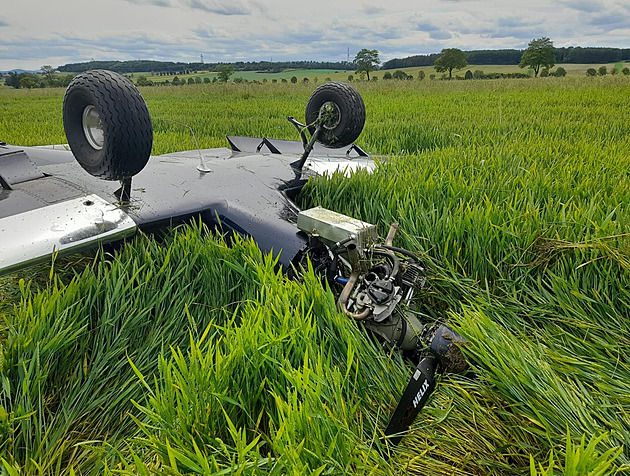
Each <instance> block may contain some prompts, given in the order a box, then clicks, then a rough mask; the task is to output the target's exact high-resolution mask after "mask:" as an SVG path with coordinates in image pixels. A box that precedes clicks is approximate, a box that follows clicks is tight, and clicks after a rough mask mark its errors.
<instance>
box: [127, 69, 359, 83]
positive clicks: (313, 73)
mask: <svg viewBox="0 0 630 476" xmlns="http://www.w3.org/2000/svg"><path fill="white" fill-rule="evenodd" d="M352 73H353V72H352V71H347V72H344V71H339V70H332V69H289V70H285V71H282V72H279V73H269V72H256V71H235V72H234V74H233V75H232V77H231V78H230V79H231V80H234V79H236V78H243V79H246V80H247V81H255V80H258V81H262V80H263V79H266V80H267V81H271V80H273V79H277V80H278V81H280V80H282V79H287V80H289V79H291V77H293V76H295V77H296V78H298V80H299V81H302V80H303V79H304V78H309V80H313V79H315V78H318V80H320V81H324V80H325V79H326V78H328V77H330V78H331V79H333V80H341V79H347V77H348V74H352ZM140 75H145V76H147V78H148V79H150V80H151V81H164V80H166V79H168V80H169V81H172V79H173V77H174V75H171V76H156V75H152V74H151V73H134V77H137V76H140ZM216 76H217V73H216V72H212V71H200V72H198V73H193V74H183V75H179V76H178V77H179V78H180V79H186V80H188V78H200V79H201V80H203V79H204V78H209V79H210V80H212V79H213V78H214V77H216Z"/></svg>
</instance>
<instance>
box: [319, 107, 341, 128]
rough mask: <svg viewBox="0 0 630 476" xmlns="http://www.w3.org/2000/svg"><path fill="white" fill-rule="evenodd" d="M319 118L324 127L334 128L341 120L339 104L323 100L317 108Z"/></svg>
mask: <svg viewBox="0 0 630 476" xmlns="http://www.w3.org/2000/svg"><path fill="white" fill-rule="evenodd" d="M319 118H320V120H321V124H322V127H323V128H324V129H328V130H332V129H334V128H335V127H337V126H338V125H339V122H341V111H340V110H339V106H337V104H335V103H334V102H332V101H328V102H325V103H324V104H322V107H321V108H320V109H319Z"/></svg>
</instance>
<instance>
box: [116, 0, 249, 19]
mask: <svg viewBox="0 0 630 476" xmlns="http://www.w3.org/2000/svg"><path fill="white" fill-rule="evenodd" d="M127 1H128V2H129V3H134V4H143V5H154V6H156V7H166V8H177V9H181V8H188V9H191V10H202V11H206V12H209V13H215V14H217V15H227V16H231V15H250V14H251V13H252V10H253V9H252V8H251V7H248V6H246V5H245V3H243V2H242V1H241V0H232V1H231V2H222V1H220V0H127ZM254 6H256V7H257V8H259V7H260V5H259V4H258V3H255V4H254Z"/></svg>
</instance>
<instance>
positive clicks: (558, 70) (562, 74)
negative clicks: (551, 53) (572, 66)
mask: <svg viewBox="0 0 630 476" xmlns="http://www.w3.org/2000/svg"><path fill="white" fill-rule="evenodd" d="M553 75H554V76H555V77H556V78H563V77H565V76H566V75H567V70H566V69H564V68H563V67H562V66H558V68H556V71H555V72H554V73H553Z"/></svg>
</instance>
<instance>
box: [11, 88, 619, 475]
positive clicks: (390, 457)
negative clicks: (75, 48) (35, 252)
mask: <svg viewBox="0 0 630 476" xmlns="http://www.w3.org/2000/svg"><path fill="white" fill-rule="evenodd" d="M356 84H357V87H358V88H359V90H360V91H361V93H362V95H363V97H364V99H365V102H366V107H367V111H368V122H367V124H366V128H365V130H364V132H363V134H362V136H361V137H360V139H359V143H360V145H361V146H363V147H364V148H366V149H367V150H369V151H371V152H374V153H377V154H383V155H387V154H390V155H389V156H388V157H387V158H386V160H382V163H381V164H380V166H379V168H378V170H377V171H376V172H375V173H374V174H372V175H367V174H363V173H359V174H357V175H356V176H355V177H353V178H352V179H351V180H348V179H344V178H343V177H333V178H332V179H330V180H314V181H312V182H310V183H309V184H308V186H307V188H306V190H305V192H304V193H303V194H302V196H301V197H300V202H301V203H300V204H301V205H302V206H304V207H308V206H314V205H322V206H325V207H329V208H332V209H334V210H337V211H340V212H343V213H346V214H349V215H353V216H356V217H357V218H361V219H363V220H366V221H370V222H373V223H376V224H377V225H378V226H379V229H380V231H381V234H383V235H384V234H385V233H386V231H387V227H388V226H389V223H390V222H391V221H398V222H399V223H400V224H401V227H400V230H401V232H400V234H399V236H398V238H397V244H398V245H399V246H403V247H407V248H409V249H411V250H414V251H416V252H417V253H419V254H420V255H421V256H422V257H423V259H424V260H425V262H426V264H427V267H428V283H427V286H426V288H425V289H424V290H423V291H422V292H420V293H418V295H417V303H418V306H419V311H420V312H422V313H423V314H424V315H425V316H426V319H427V320H436V319H441V320H445V319H446V320H449V321H450V322H451V324H452V325H453V326H455V327H456V328H457V329H458V330H459V331H460V332H461V333H462V334H463V335H465V336H466V337H467V338H468V339H469V340H470V345H469V346H467V347H466V353H467V355H468V358H469V361H470V363H471V366H472V369H473V371H472V372H471V374H469V375H466V376H445V377H443V378H442V379H441V381H440V383H439V384H438V390H437V391H436V393H435V394H434V396H433V397H432V398H431V400H430V402H429V405H428V406H427V407H426V408H425V410H423V412H422V413H421V414H420V416H419V418H418V420H417V422H416V423H415V424H414V426H413V427H412V429H411V430H410V432H409V434H408V435H407V436H406V437H405V438H404V439H403V442H402V444H401V445H400V446H399V447H398V448H397V449H395V450H393V452H392V453H390V454H388V449H387V448H383V447H382V445H381V444H380V443H379V437H380V436H381V434H380V431H382V428H384V427H385V425H386V423H387V419H388V417H389V414H390V412H391V410H392V409H393V407H394V406H395V404H396V399H397V398H398V396H399V394H400V392H401V391H402V388H403V387H404V385H406V383H407V381H408V379H409V377H410V375H411V370H410V369H409V368H408V367H407V366H406V365H405V363H404V362H402V361H401V360H400V358H398V357H396V356H391V357H390V356H388V355H386V353H385V352H383V351H382V349H379V348H376V347H374V345H373V344H372V343H371V342H370V341H369V340H368V339H366V338H365V336H364V335H363V334H362V332H361V330H360V329H358V328H357V327H356V325H355V324H354V323H352V322H348V321H347V319H346V318H344V317H343V316H340V315H339V314H338V313H337V312H336V310H335V306H334V299H333V295H332V294H331V293H330V292H329V291H327V290H325V289H323V288H322V287H321V285H320V284H319V281H318V280H317V278H316V277H314V276H313V275H312V273H311V272H308V273H307V274H306V276H305V278H304V280H303V281H302V282H287V281H286V280H284V279H283V278H282V276H281V275H279V274H278V272H277V270H276V269H275V267H274V263H273V260H271V258H269V257H263V256H261V254H260V252H259V251H258V250H257V248H256V247H255V246H254V245H253V244H251V243H249V242H244V243H243V242H236V243H235V244H233V245H232V246H231V247H228V246H226V245H225V244H224V243H223V242H222V241H221V240H216V239H212V238H209V237H207V236H205V234H204V233H203V231H202V230H201V229H199V228H198V227H192V228H185V229H180V230H178V231H176V232H174V233H172V234H170V235H168V236H167V238H166V239H165V241H163V242H158V241H156V240H155V239H151V238H145V237H141V238H140V239H138V240H136V241H134V242H133V243H132V244H129V245H126V246H124V247H123V248H122V249H121V250H120V251H119V252H118V253H117V254H116V255H115V256H114V257H105V256H103V255H102V254H99V255H98V256H97V257H96V258H94V262H93V264H89V265H87V267H85V266H86V265H85V264H83V265H82V266H80V267H76V266H74V265H72V264H71V263H68V262H61V263H58V265H57V268H56V270H55V271H54V272H53V273H52V278H51V279H49V273H48V270H47V269H44V270H41V269H40V270H39V271H36V272H35V273H36V274H35V277H36V279H35V280H32V281H29V274H28V273H26V274H24V275H22V277H24V278H25V281H24V282H23V283H22V282H20V281H19V277H20V276H18V277H15V278H10V279H6V278H5V279H3V280H0V296H1V297H3V298H4V299H3V302H2V305H1V306H0V313H2V315H3V316H4V324H3V325H2V334H3V342H2V350H1V352H2V354H1V355H2V361H1V369H2V370H1V375H0V377H1V380H2V387H1V388H2V393H1V394H0V395H1V401H0V405H2V408H0V456H1V457H2V460H1V461H4V463H3V464H4V465H5V469H6V471H7V472H8V473H10V474H28V473H34V472H42V473H46V474H70V472H71V471H75V472H76V473H77V474H79V473H80V474H103V473H110V474H120V473H121V472H122V473H123V474H186V473H198V474H203V473H205V474H213V473H219V474H310V473H314V474H344V473H348V474H392V473H393V474H401V473H407V474H427V475H433V474H461V475H465V474H480V475H481V474H484V475H485V474H487V475H500V474H532V475H534V474H540V475H550V474H553V473H554V472H555V473H556V474H566V475H577V474H593V475H595V474H611V473H614V472H616V471H618V470H621V471H624V470H625V471H627V470H628V469H629V466H628V465H629V463H630V453H629V452H628V447H629V445H630V436H629V435H630V415H629V414H628V412H629V411H630V387H629V385H628V382H629V381H630V360H629V355H630V354H629V352H628V349H629V348H630V346H629V344H630V339H629V338H628V331H629V330H630V315H629V314H630V313H629V311H628V309H630V294H629V293H628V289H630V283H629V281H630V280H629V265H630V241H629V235H628V234H629V233H630V223H629V222H628V203H630V188H629V187H628V185H629V180H630V176H629V175H628V172H627V171H628V170H629V165H630V163H629V162H630V158H629V154H628V150H630V147H629V146H630V139H629V136H628V131H629V130H630V119H629V115H628V106H627V92H628V90H630V82H628V79H627V78H623V77H614V78H613V77H604V78H594V79H593V80H590V79H587V78H584V79H581V80H573V79H571V78H562V79H550V80H548V81H534V80H525V81H516V80H506V81H469V82H463V81H462V82H442V81H433V82H432V81H424V82H417V81H415V82H382V81H381V82H378V83H376V84H373V83H370V84H366V83H356ZM313 87H314V86H313V85H311V86H306V85H302V84H299V85H285V84H267V85H231V84H228V85H201V86H192V87H184V88H171V89H163V88H151V89H147V90H146V91H143V93H144V94H145V97H146V99H147V102H148V104H149V109H150V111H151V113H152V117H153V122H154V126H155V130H156V134H155V137H156V141H155V145H154V153H163V152H169V151H174V150H181V149H182V148H193V147H194V141H193V140H192V138H191V137H190V136H189V135H188V133H187V132H186V130H185V128H182V126H180V125H179V124H177V122H181V123H185V124H188V125H190V126H192V127H193V129H194V130H195V133H196V136H197V139H198V140H199V142H200V145H201V146H202V147H214V146H224V145H225V142H224V139H223V138H222V136H223V135H224V134H228V133H230V134H240V135H254V136H270V137H279V138H295V135H296V133H295V130H294V129H293V128H292V126H290V125H289V124H288V123H286V120H285V119H284V116H285V115H288V114H291V115H295V116H296V117H298V118H299V117H300V113H301V111H302V110H303V107H304V105H305V103H306V100H307V98H308V96H309V94H310V92H311V91H312V89H313ZM61 96H62V91H48V90H47V91H5V90H2V91H1V92H0V105H2V109H3V114H1V115H0V139H3V140H5V141H8V142H12V143H28V144H41V143H55V142H57V143H58V142H64V141H65V140H64V138H63V131H62V129H61V128H60V107H61V106H60V105H61ZM4 111H6V113H5V112H4ZM35 111H37V112H35ZM29 117H35V118H37V121H40V120H41V121H42V122H41V123H39V122H36V120H35V119H30V122H29V119H28V118H29ZM173 121H176V122H173ZM16 126H19V127H16ZM391 154H393V155H391ZM73 269H75V270H76V273H77V274H76V276H74V274H73V271H72V270H73ZM29 282H30V284H29ZM14 306H15V307H14ZM221 472H223V473H221Z"/></svg>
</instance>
